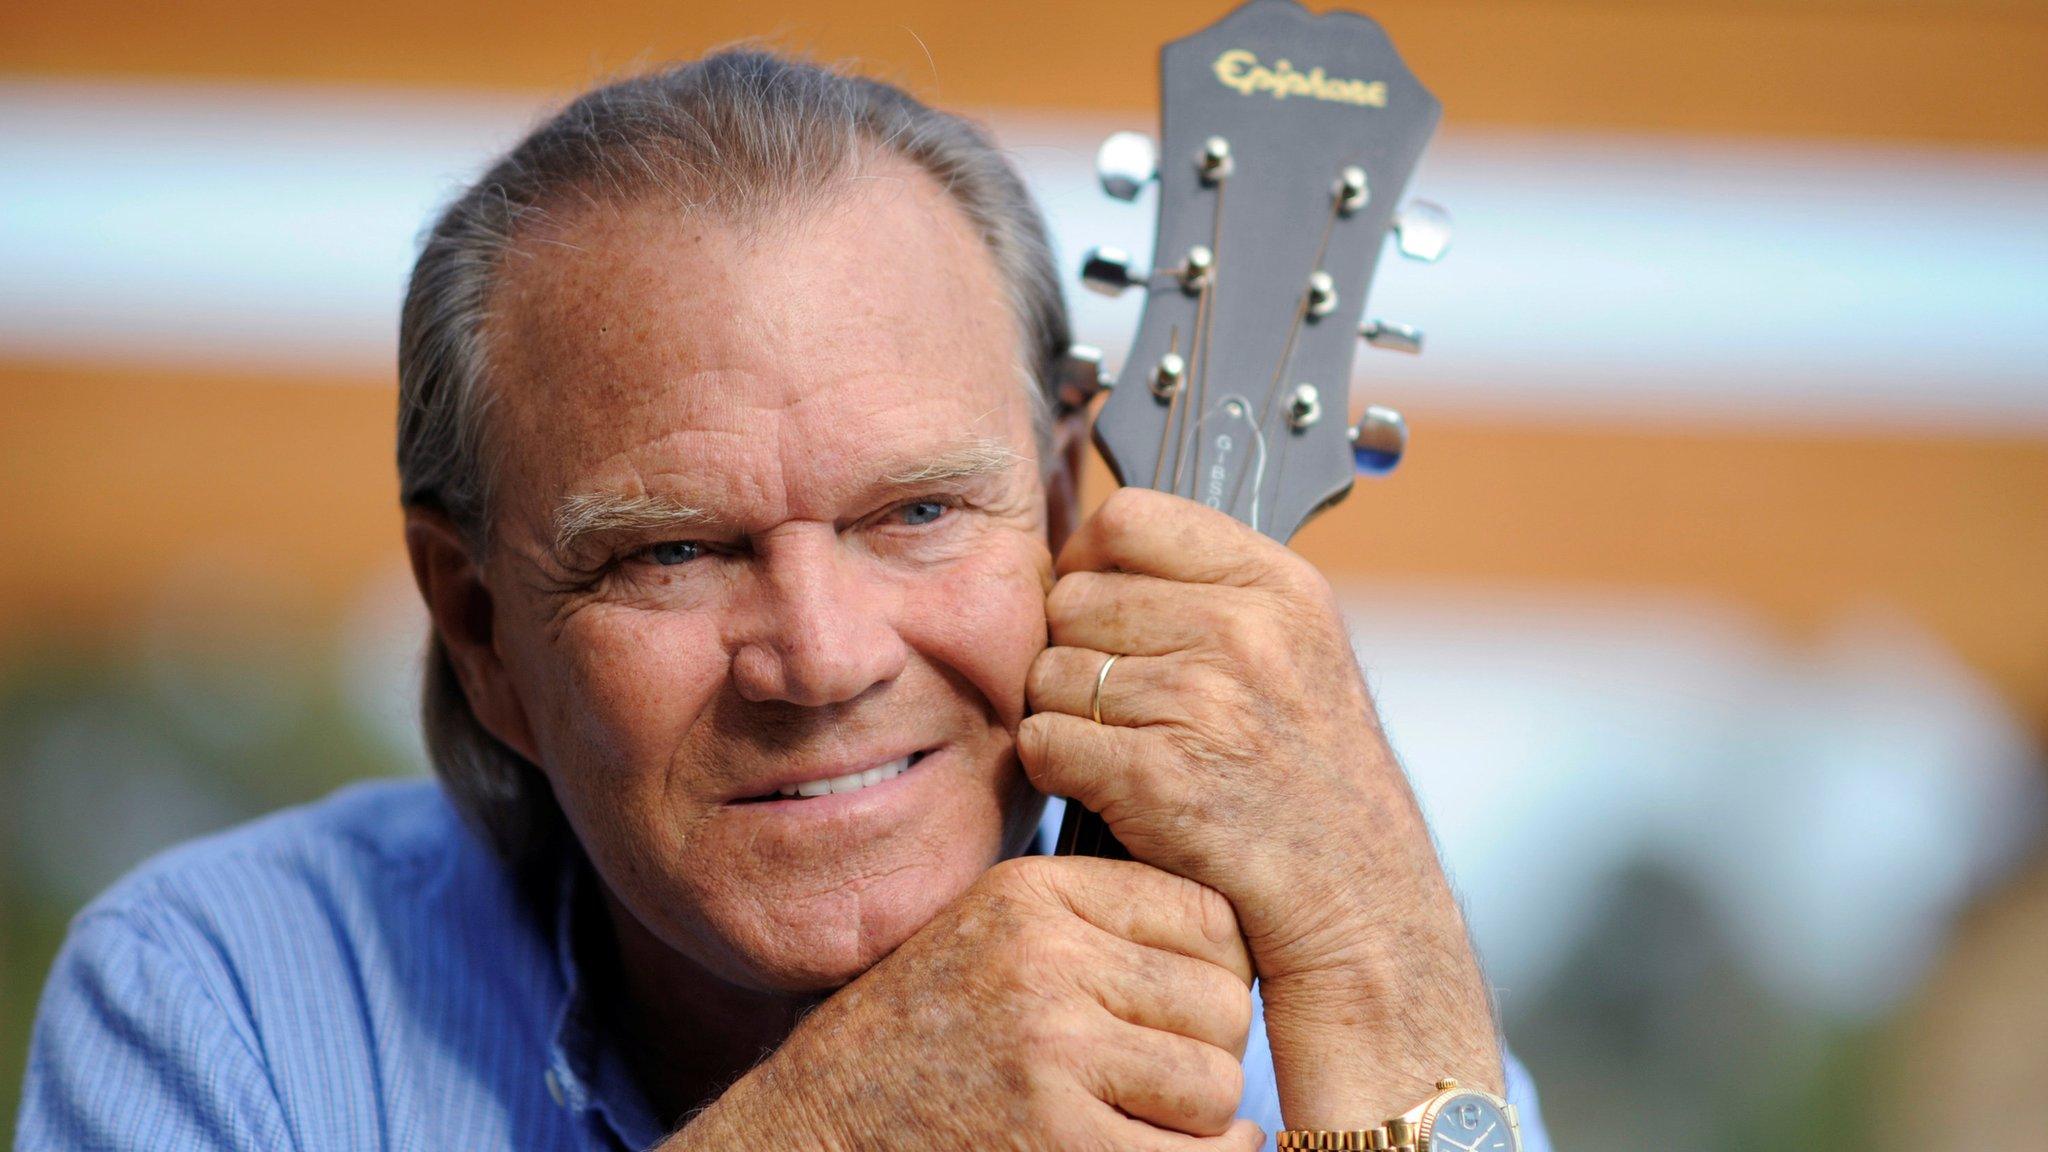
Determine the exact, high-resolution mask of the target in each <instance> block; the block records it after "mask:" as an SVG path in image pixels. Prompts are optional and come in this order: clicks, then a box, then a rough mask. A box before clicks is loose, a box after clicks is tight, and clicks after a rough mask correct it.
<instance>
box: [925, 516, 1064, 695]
mask: <svg viewBox="0 0 2048 1152" xmlns="http://www.w3.org/2000/svg"><path fill="white" fill-rule="evenodd" d="M1051 570H1052V557H1051V555H1050V554H1049V553H1047V552H1046V550H1045V547H1044V545H1042V544H1035V543H1033V544H1020V545H1018V546H1013V547H1009V548H991V549H988V550H986V551H985V552H983V553H982V554H981V555H980V556H978V557H977V558H976V559H975V560H973V561H971V562H970V563H969V564H968V565H966V566H962V567H955V568H952V569H950V570H948V571H947V572H946V574H945V576H944V578H943V579H937V580H931V581H925V582H923V583H924V586H921V587H919V588H916V589H912V590H910V591H909V594H908V595H906V597H905V599H904V603H905V608H904V610H903V619H902V622H901V625H900V627H901V629H902V632H903V635H904V638H905V639H906V640H907V641H908V642H909V643H910V644H911V646H912V647H914V648H916V649H918V650H919V651H921V652H923V653H924V654H925V655H926V656H927V657H929V658H930V659H932V660H933V661H935V662H937V663H939V664H941V665H943V666H945V667H948V668H951V669H953V670H954V671H956V672H958V673H959V674H960V675H962V676H964V677H966V679H967V680H968V682H969V683H971V684H973V685H974V686H975V688H977V689H979V691H980V693H981V695H982V696H984V697H986V698H987V700H988V702H989V703H990V705H992V706H993V707H994V709H995V712H996V715H997V717H998V718H999V719H1000V720H1001V722H1002V724H1003V726H1004V727H1005V728H1009V729H1011V730H1015V729H1016V727H1017V725H1018V724H1019V723H1021V722H1022V721H1023V719H1024V680H1025V676H1026V674H1027V673H1029V671H1030V669H1031V661H1032V659H1033V658H1035V657H1036V656H1037V655H1038V653H1039V652H1040V651H1042V650H1043V649H1044V648H1045V640H1046V627H1045V589H1046V587H1047V582H1048V581H1049V579H1050V573H1051Z"/></svg>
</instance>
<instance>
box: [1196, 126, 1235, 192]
mask: <svg viewBox="0 0 2048 1152" xmlns="http://www.w3.org/2000/svg"><path fill="white" fill-rule="evenodd" d="M1236 169H1237V162H1236V161H1235V160H1232V159H1231V157H1230V141H1228V140H1225V139H1224V138H1223V137H1221V136H1211V137H1209V138H1208V139H1207V140H1204V141H1202V150H1201V152H1200V153H1198V154H1197V155H1196V156H1195V170H1196V171H1198V172H1200V173H1201V174H1202V183H1204V184H1215V183H1218V182H1220V181H1223V180H1228V179H1230V174H1231V173H1232V172H1233V171H1235V170H1236Z"/></svg>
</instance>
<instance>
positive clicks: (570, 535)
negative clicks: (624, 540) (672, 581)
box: [555, 438, 1024, 556]
mask: <svg viewBox="0 0 2048 1152" xmlns="http://www.w3.org/2000/svg"><path fill="white" fill-rule="evenodd" d="M1023 460H1024V456H1023V454H1022V453H1020V452H1018V451H1017V450H1016V449H1014V448H1012V447H1010V446H1009V445H1008V444H1005V443H1004V442H1003V441H1001V440H996V439H993V438H982V439H977V440H970V441H967V442H965V443H963V444H960V445H959V446H957V447H954V448H951V449H948V450H947V451H945V452H942V453H940V454H939V455H937V456H935V457H933V458H932V459H930V460H927V461H925V462H924V463H922V464H919V465H918V466H916V467H915V468H911V469H908V470H906V471H902V472H897V473H894V474H892V475H889V476H885V477H883V478H882V481H883V483H885V484H887V485H888V486H890V487H892V488H907V487H912V486H915V485H919V484H945V483H951V482H956V481H961V480H972V479H976V478H978V477H982V476H999V475H1001V474H1003V473H1005V472H1008V471H1009V470H1010V469H1012V468H1014V467H1016V466H1017V464H1019V463H1021V462H1022V461H1023ZM716 523H718V517H716V516H714V515H712V514H711V513H710V512H707V511H705V510H704V509H702V508H698V507H695V506H693V505H689V504H685V503H683V502H682V501H680V500H677V499H675V498H674V497H672V496H662V495H656V494H653V493H647V492H640V493H634V494H631V495H628V494H625V493H620V492H583V493H579V494H577V495H574V496H571V497H569V498H567V499H565V500H563V501H562V503H561V505H560V506H559V507H557V508H556V509H555V553H556V555H559V556H567V555H570V554H571V549H573V548H574V547H575V546H576V545H577V544H578V543H579V542H580V541H581V540H582V539H583V538H584V537H586V536H590V535H593V534H595V533H599V532H648V531H653V530H656V529H661V528H700V527H703V526H704V525H707V524H716Z"/></svg>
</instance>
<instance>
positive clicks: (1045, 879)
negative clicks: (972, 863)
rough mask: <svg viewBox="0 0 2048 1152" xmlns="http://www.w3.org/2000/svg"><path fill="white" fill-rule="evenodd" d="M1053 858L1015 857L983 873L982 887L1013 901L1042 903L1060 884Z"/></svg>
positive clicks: (998, 863)
mask: <svg viewBox="0 0 2048 1152" xmlns="http://www.w3.org/2000/svg"><path fill="white" fill-rule="evenodd" d="M1057 872H1058V868H1057V866H1056V865H1055V864H1054V863H1053V858H1052V857H1050V856H1013V857H1011V858H1010V859H1008V860H1002V861H999V862H997V864H996V865H995V867H993V868H990V869H989V870H988V871H986V872H984V873H982V876H981V886H982V887H983V888H984V889H985V890H987V891H988V892H990V893H992V894H995V895H998V896H1002V897H1007V898H1009V899H1012V900H1028V901H1032V902H1042V901H1043V900H1044V898H1045V897H1046V896H1047V895H1048V894H1049V893H1051V892H1052V890H1053V888H1054V887H1055V886H1056V885H1057V884H1058V883H1059V881H1058V878H1057V877H1056V875H1055V873H1057Z"/></svg>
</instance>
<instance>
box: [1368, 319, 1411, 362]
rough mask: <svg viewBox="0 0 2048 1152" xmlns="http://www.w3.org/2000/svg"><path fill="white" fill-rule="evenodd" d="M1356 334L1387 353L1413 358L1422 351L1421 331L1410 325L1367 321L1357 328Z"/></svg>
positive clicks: (1384, 321)
mask: <svg viewBox="0 0 2048 1152" xmlns="http://www.w3.org/2000/svg"><path fill="white" fill-rule="evenodd" d="M1358 334H1359V335H1360V336H1363V337H1365V342H1366V343H1367V344H1370V345H1372V346H1373V347H1375V348H1385V349H1386V350H1387V351H1389V352H1406V353H1408V354H1409V355H1410V356H1413V355H1416V354H1418V353H1420V352H1421V351H1422V331H1421V330H1420V329H1418V328H1416V327H1415V326H1414V325H1412V324H1394V323H1391V322H1389V321H1386V320H1368V321H1366V322H1365V323H1363V324H1361V325H1359V326H1358Z"/></svg>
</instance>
